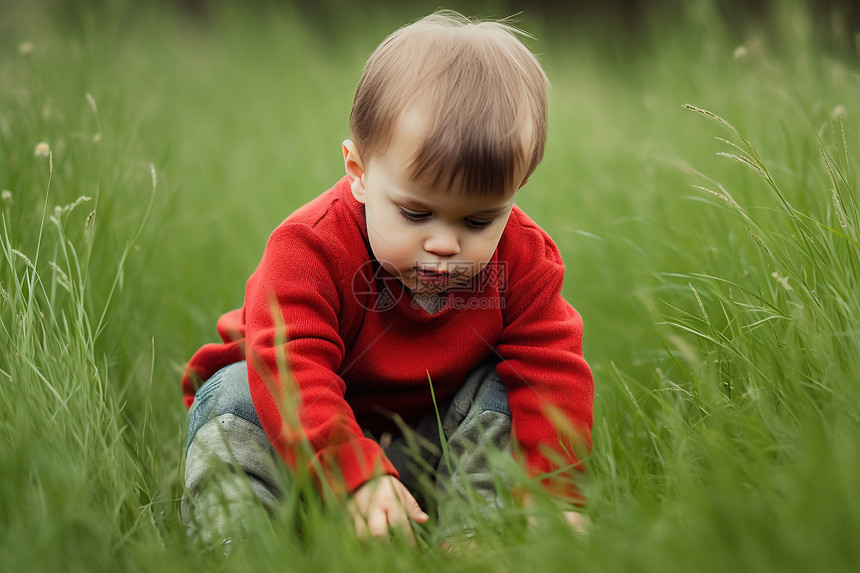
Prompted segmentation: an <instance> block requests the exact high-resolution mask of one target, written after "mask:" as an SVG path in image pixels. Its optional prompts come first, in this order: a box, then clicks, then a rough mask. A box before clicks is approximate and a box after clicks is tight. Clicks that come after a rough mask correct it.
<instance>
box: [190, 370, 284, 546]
mask: <svg viewBox="0 0 860 573" xmlns="http://www.w3.org/2000/svg"><path fill="white" fill-rule="evenodd" d="M279 462H280V459H278V458H277V455H276V454H275V451H274V448H273V447H272V445H271V443H270V442H269V439H268V438H267V437H266V434H265V432H264V431H263V429H262V428H261V427H260V420H259V419H258V417H257V413H256V411H255V409H254V404H253V403H252V402H251V394H250V391H249V389H248V372H247V367H246V363H245V362H237V363H236V364H232V365H230V366H227V367H225V368H222V369H221V370H219V371H218V372H216V373H215V374H214V375H213V376H212V377H211V378H210V379H209V380H207V381H206V383H205V384H203V386H201V387H200V389H199V390H198V391H197V394H196V395H195V397H194V403H193V404H192V406H191V409H190V410H189V413H188V445H187V447H186V453H185V493H184V495H183V497H182V518H183V520H184V521H185V522H186V523H188V524H189V526H190V527H192V528H196V527H201V526H202V529H203V530H208V531H212V532H213V533H214V534H215V535H219V534H220V533H221V532H225V533H226V531H225V530H226V529H227V522H228V521H230V520H231V519H234V518H235V517H236V515H237V514H238V513H240V512H241V511H242V507H243V505H245V504H247V502H248V501H249V500H251V499H252V498H251V496H250V494H253V495H255V496H256V497H257V498H258V499H259V500H260V501H261V502H262V503H263V505H264V506H265V507H266V508H267V509H269V510H273V509H274V508H275V506H276V504H277V500H278V498H279V497H280V489H279V487H278V482H279V472H278V469H277V468H278V467H279ZM237 470H241V471H237Z"/></svg>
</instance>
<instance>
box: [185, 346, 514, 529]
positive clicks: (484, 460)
mask: <svg viewBox="0 0 860 573" xmlns="http://www.w3.org/2000/svg"><path fill="white" fill-rule="evenodd" d="M495 365H496V363H495V362H493V361H488V362H485V363H483V364H481V365H480V366H478V368H476V369H475V370H474V371H473V372H472V373H471V374H469V376H468V377H467V378H466V380H465V382H464V383H463V385H462V386H461V387H460V389H459V390H458V391H457V392H456V393H455V394H454V396H452V397H451V398H449V399H447V400H445V401H444V402H442V403H441V404H439V405H438V406H439V417H438V419H437V416H436V412H435V411H434V412H429V413H428V414H427V415H425V416H424V417H423V418H422V419H421V420H419V421H418V423H417V424H416V425H415V427H414V428H412V430H413V431H412V432H407V433H406V434H404V435H402V436H398V437H396V438H393V439H387V437H386V438H382V439H380V442H381V445H382V446H383V450H384V451H385V454H386V456H387V457H388V459H389V460H390V461H391V463H392V464H393V465H394V467H395V468H397V471H398V472H399V473H400V481H401V482H403V484H404V485H405V486H406V487H407V488H408V489H409V490H410V491H411V492H412V493H413V495H415V497H416V498H417V499H418V501H419V503H421V505H422V507H424V508H425V509H426V508H427V503H429V502H431V501H432V500H434V499H436V498H438V496H437V495H435V494H438V493H442V492H443V490H444V492H445V493H448V494H450V493H452V492H453V493H455V494H459V495H465V491H466V489H467V488H471V489H474V491H476V492H477V493H479V494H480V495H481V496H482V497H483V498H484V499H486V500H487V502H488V503H489V504H490V505H491V506H492V505H495V504H496V500H495V498H496V477H497V476H495V475H494V474H493V472H492V468H491V466H490V462H489V455H490V452H491V451H493V450H496V451H502V452H508V453H510V451H511V442H510V436H511V414H510V410H509V409H508V396H507V391H506V389H505V386H504V384H503V383H502V381H501V380H500V379H499V377H498V375H497V374H496V368H495ZM440 422H441V426H442V431H443V434H444V436H445V442H446V444H447V448H448V451H449V452H450V454H451V457H453V458H456V459H457V463H456V464H452V465H451V466H449V464H448V463H447V461H446V460H445V459H443V456H442V444H441V440H440V435H439V424H440ZM185 456H186V458H185V495H184V496H183V499H182V515H183V519H184V520H185V521H186V522H187V523H192V522H193V521H195V520H196V519H197V518H198V516H199V513H200V511H201V510H203V511H206V507H205V505H206V503H207V502H206V501H201V500H200V497H201V496H200V493H201V491H202V489H203V488H204V486H205V485H207V484H210V483H212V482H213V481H217V482H218V485H219V487H220V488H221V489H222V490H228V491H227V494H226V497H227V498H228V500H229V501H228V504H232V505H233V506H234V509H236V510H237V511H238V509H237V508H239V506H240V505H241V503H242V501H241V497H242V496H241V495H240V494H239V491H240V490H244V491H245V492H246V493H247V491H248V487H247V486H250V492H251V493H253V495H255V496H256V497H257V498H258V499H259V500H260V501H261V502H262V503H263V505H264V506H265V507H266V508H268V509H270V510H274V509H275V507H276V506H277V503H278V499H279V498H280V496H281V487H282V485H283V484H284V483H285V479H284V476H285V469H286V468H285V465H284V464H283V462H282V461H281V459H280V457H279V456H278V455H277V453H276V452H275V450H274V448H273V446H272V444H271V442H269V439H268V437H267V436H266V434H265V432H264V431H263V428H262V427H261V425H260V420H259V418H258V417H257V412H256V410H255V409H254V405H253V403H252V401H251V394H250V390H249V388H248V371H247V365H246V363H245V362H237V363H235V364H231V365H230V366H227V367H225V368H222V369H221V370H219V371H218V372H216V373H215V374H214V375H213V376H212V377H211V378H210V379H209V380H207V381H206V383H205V384H203V386H201V387H200V389H199V390H198V391H197V394H196V395H195V396H194V403H193V404H192V405H191V409H190V410H189V413H188V442H187V445H186V450H185ZM225 465H226V466H227V467H229V468H233V469H241V470H242V472H241V473H239V472H234V473H227V474H225V472H224V471H223V470H224V466H225ZM427 468H433V469H434V470H435V471H431V472H428V471H427ZM225 475H226V476H228V478H227V479H228V481H230V483H226V484H225V483H224V479H225V478H224V477H223V476H225ZM237 475H244V478H247V481H246V482H245V483H244V484H240V483H235V477H236V476H237ZM213 476H216V477H215V478H214V479H213ZM218 476H220V477H218ZM240 481H241V479H240ZM222 493H223V492H222ZM221 500H222V503H223V497H222V498H221ZM439 510H440V518H441V517H442V513H444V508H442V507H440V508H439ZM215 519H216V521H217V520H218V519H223V516H222V517H216V518H215ZM454 521H456V520H454Z"/></svg>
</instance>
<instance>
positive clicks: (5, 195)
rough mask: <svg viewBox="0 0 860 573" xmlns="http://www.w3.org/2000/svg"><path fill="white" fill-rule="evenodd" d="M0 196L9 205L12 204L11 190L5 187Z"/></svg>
mask: <svg viewBox="0 0 860 573" xmlns="http://www.w3.org/2000/svg"><path fill="white" fill-rule="evenodd" d="M0 197H2V198H3V202H4V203H6V204H7V205H11V204H12V192H11V191H9V190H8V189H3V193H2V194H0Z"/></svg>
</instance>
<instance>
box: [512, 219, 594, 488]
mask: <svg viewBox="0 0 860 573" xmlns="http://www.w3.org/2000/svg"><path fill="white" fill-rule="evenodd" d="M541 235H543V233H542V232H541ZM543 237H545V238H544V239H543V241H542V242H543V244H542V245H539V244H538V245H531V247H532V248H533V249H534V250H531V249H530V251H531V253H533V255H534V256H530V257H529V258H528V263H527V270H526V271H525V272H520V273H517V272H516V266H517V265H515V268H514V269H512V270H513V272H512V274H513V275H514V276H512V277H511V278H512V281H511V283H510V284H509V288H508V291H507V295H506V301H505V309H504V314H505V329H504V332H503V333H502V338H501V340H500V341H499V343H498V346H497V350H498V352H499V353H500V354H501V356H502V358H503V360H502V362H501V363H500V364H499V365H498V367H497V370H498V373H499V376H500V377H501V378H502V380H503V381H504V383H505V385H506V387H507V390H508V402H509V405H510V410H511V416H512V424H513V429H512V433H513V436H514V438H515V439H516V441H517V447H518V448H519V454H518V455H519V456H521V458H522V462H523V463H524V464H525V466H526V468H527V470H528V472H529V474H530V475H531V476H533V477H538V476H544V477H543V483H544V485H545V486H546V487H547V489H548V490H549V491H551V492H552V493H554V494H556V495H559V496H561V497H565V498H568V499H571V500H572V501H575V502H578V503H581V502H583V501H584V497H583V496H582V494H581V491H580V489H579V488H578V486H577V485H576V480H575V478H574V475H575V474H573V473H571V472H570V470H571V469H575V470H578V471H580V472H582V471H584V468H583V466H582V464H581V463H580V461H579V460H580V455H581V454H582V453H584V452H587V451H588V450H590V448H591V426H592V406H593V401H594V382H593V379H592V374H591V369H590V368H589V367H588V364H587V363H586V362H585V359H584V358H583V356H582V318H581V317H580V315H579V313H577V312H576V310H574V309H573V307H571V306H570V305H569V304H568V303H567V302H566V301H565V300H564V298H562V296H561V287H562V282H563V279H564V266H563V264H562V261H561V256H560V254H559V253H558V249H557V248H556V246H555V244H553V243H552V241H551V240H550V239H549V237H548V236H545V235H543ZM522 266H525V265H522ZM517 275H519V276H517ZM547 474H552V476H551V477H550V476H548V475H547Z"/></svg>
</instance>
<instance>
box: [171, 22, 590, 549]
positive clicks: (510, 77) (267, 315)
mask: <svg viewBox="0 0 860 573" xmlns="http://www.w3.org/2000/svg"><path fill="white" fill-rule="evenodd" d="M517 34H518V32H517V30H515V29H514V28H512V27H510V26H509V25H507V24H505V23H501V22H473V21H470V20H468V19H466V18H464V17H462V16H460V15H458V14H455V13H452V12H438V13H435V14H433V15H430V16H428V17H425V18H423V19H422V20H419V21H417V22H415V23H413V24H411V25H408V26H405V27H404V28H401V29H399V30H397V31H396V32H394V33H393V34H392V35H390V36H389V37H388V38H386V40H385V41H384V42H383V43H382V44H381V45H380V46H379V47H378V48H377V49H376V50H375V51H374V52H373V54H372V55H371V56H370V58H369V60H368V62H367V64H366V67H365V69H364V73H363V75H362V76H361V79H360V81H359V84H358V87H357V90H356V93H355V99H354V103H353V108H352V113H351V116H350V130H351V133H352V139H349V140H346V141H344V142H343V145H342V151H343V159H344V167H345V171H346V174H345V177H344V178H343V179H341V180H340V181H339V182H338V183H337V184H336V185H335V186H334V187H333V188H331V189H329V190H328V191H325V192H324V193H322V194H321V195H319V196H318V197H317V198H316V199H314V200H313V201H311V202H310V203H308V204H307V205H305V206H303V207H301V208H300V209H298V210H297V211H296V212H294V213H293V214H292V215H290V216H289V217H288V218H287V219H286V220H285V221H284V222H283V223H281V225H280V226H278V227H277V228H276V229H275V230H274V232H273V233H272V235H271V237H270V239H269V241H268V244H267V245H266V249H265V252H264V253H263V257H262V260H261V262H260V264H259V266H258V267H257V269H256V271H255V272H254V273H253V275H252V276H251V278H250V279H249V280H248V283H247V287H246V291H245V300H244V305H243V306H242V308H240V309H237V310H234V311H232V312H228V313H227V314H225V315H223V316H222V317H221V318H220V320H219V321H218V325H217V327H218V333H219V334H220V337H221V342H219V343H217V344H208V345H206V346H204V347H202V348H201V349H200V350H199V351H198V352H197V353H196V354H195V355H194V356H193V358H192V359H191V360H190V362H189V364H188V366H187V369H186V372H185V376H184V377H183V380H182V389H183V393H184V401H185V405H186V406H187V407H189V408H190V416H189V435H188V448H187V451H186V494H187V496H188V497H187V498H186V499H185V500H184V501H183V506H184V513H185V514H186V517H188V518H189V519H190V518H191V517H190V516H191V515H192V514H193V508H194V507H197V506H196V505H194V504H192V503H191V502H192V500H193V499H194V498H195V496H196V495H197V494H198V490H199V489H200V487H201V484H203V483H204V482H205V480H206V476H207V474H208V473H210V472H211V471H212V467H213V464H212V458H213V456H214V457H215V458H216V459H217V458H220V459H222V460H224V461H228V462H229V463H231V464H233V465H238V466H239V467H241V469H242V470H243V473H242V474H239V475H241V476H242V479H245V478H247V479H248V480H249V482H250V485H251V488H252V490H253V491H254V493H255V494H256V495H257V496H258V497H259V498H260V499H261V500H262V501H263V503H264V504H266V505H267V506H269V507H274V506H275V505H276V504H277V500H278V497H279V496H280V494H281V492H280V491H279V490H278V480H276V479H275V476H274V470H273V463H272V461H273V460H276V461H277V463H280V460H283V461H284V462H286V467H288V468H292V469H293V470H295V469H296V468H297V467H298V465H299V464H302V466H303V467H307V468H308V470H309V471H310V473H311V475H312V476H313V478H314V480H315V481H316V483H317V485H318V486H319V487H320V489H322V490H324V491H329V492H333V493H334V494H335V495H340V496H343V500H344V503H345V504H346V507H347V509H348V511H349V514H350V515H351V516H352V517H353V519H354V523H355V527H356V530H357V531H358V533H359V534H360V535H363V536H366V535H370V536H374V537H379V536H383V535H387V533H388V532H389V530H392V529H398V530H401V531H402V532H403V533H405V534H406V535H407V536H410V535H411V528H410V527H411V526H410V520H414V521H416V522H419V523H422V522H425V521H426V520H427V519H428V515H427V514H426V513H425V512H424V509H423V508H422V505H426V498H425V497H424V496H425V495H426V493H427V492H426V486H427V484H428V483H433V482H437V483H438V482H441V481H446V482H450V483H454V484H461V485H459V486H458V485H454V486H453V487H454V490H455V491H456V490H457V488H458V487H459V488H462V487H465V486H464V485H462V484H466V485H467V486H468V487H470V488H473V489H474V491H477V492H479V493H480V494H481V495H483V496H484V497H485V498H487V500H488V501H490V503H493V500H494V498H493V496H494V495H495V492H496V491H497V485H496V478H497V476H494V475H493V474H492V472H491V470H490V467H489V465H488V456H489V453H488V452H489V450H491V449H496V450H499V451H502V452H510V453H511V455H514V456H515V457H516V458H517V459H518V461H520V462H521V464H523V465H524V467H525V468H526V469H527V471H528V473H529V475H531V476H533V477H535V478H538V479H541V480H542V481H543V484H544V486H545V487H546V488H547V489H548V490H549V492H550V493H551V494H552V495H553V496H555V497H556V498H558V499H560V500H564V501H568V502H573V503H574V504H581V503H582V502H583V498H582V495H581V492H580V490H579V489H578V487H577V485H576V480H575V479H574V476H575V475H576V474H577V473H578V472H580V471H582V467H581V462H580V460H579V457H578V454H577V452H583V451H587V450H588V448H590V446H591V434H590V432H591V425H592V402H593V382H592V376H591V371H590V370H589V367H588V365H587V364H586V362H585V360H584V359H583V356H582V321H581V319H580V316H579V314H578V313H577V312H576V311H575V310H574V309H573V308H572V307H571V306H570V305H569V304H568V303H567V302H565V300H564V299H563V298H562V296H561V288H562V281H563V278H564V265H563V263H562V259H561V256H560V255H559V252H558V249H557V248H556V246H555V244H554V243H553V241H552V240H551V239H550V237H549V236H548V235H547V234H546V233H545V232H544V231H543V230H542V229H541V228H540V227H539V226H538V225H537V224H536V223H535V222H534V221H532V220H531V219H530V218H529V217H528V216H527V215H526V214H525V213H524V212H523V211H522V210H521V209H519V208H518V207H516V206H515V205H514V199H515V197H516V194H517V192H518V190H519V189H520V188H521V187H523V185H525V183H526V181H527V180H528V178H529V176H530V175H531V174H532V172H533V171H534V170H535V168H536V167H537V165H538V164H539V163H540V161H541V159H542V157H543V151H544V144H545V141H546V77H545V75H544V72H543V70H542V68H541V66H540V64H539V63H538V61H537V59H536V58H535V57H534V55H533V54H532V53H531V52H530V51H529V50H528V49H527V48H526V47H525V46H524V45H523V44H522V43H521V42H520V41H519V39H518V37H517ZM437 414H438V417H439V418H438V419H437ZM440 421H441V428H442V433H443V434H444V439H445V441H446V444H447V446H448V448H449V450H450V451H451V452H452V453H453V454H454V455H456V456H457V457H458V459H459V463H457V464H454V466H453V467H454V471H453V473H454V474H456V475H449V474H450V473H451V472H449V469H448V465H447V464H446V463H445V461H444V460H441V455H440V454H439V452H440V448H439V445H440V439H441V438H440V436H439V433H440V432H439V426H438V424H439V423H440ZM405 428H408V429H410V430H412V431H414V432H415V433H416V434H417V435H419V436H423V437H424V438H425V439H423V440H421V443H422V444H424V445H423V449H422V452H423V454H422V456H423V459H421V460H416V459H415V457H414V455H410V454H409V453H408V448H405V447H403V446H404V444H405V443H406V442H408V441H409V439H408V435H409V432H407V433H406V434H407V435H406V436H404V429H405ZM422 467H423V468H426V467H431V468H434V469H435V471H434V472H431V476H430V481H429V482H428V478H427V475H426V473H427V472H422V471H421V469H420V468H422ZM198 505H199V504H198ZM565 515H566V517H567V518H568V520H569V521H570V522H571V524H572V525H574V526H575V527H577V528H578V527H580V526H581V521H582V518H581V516H580V515H579V514H578V513H576V512H574V511H569V512H567V513H566V514H565Z"/></svg>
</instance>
